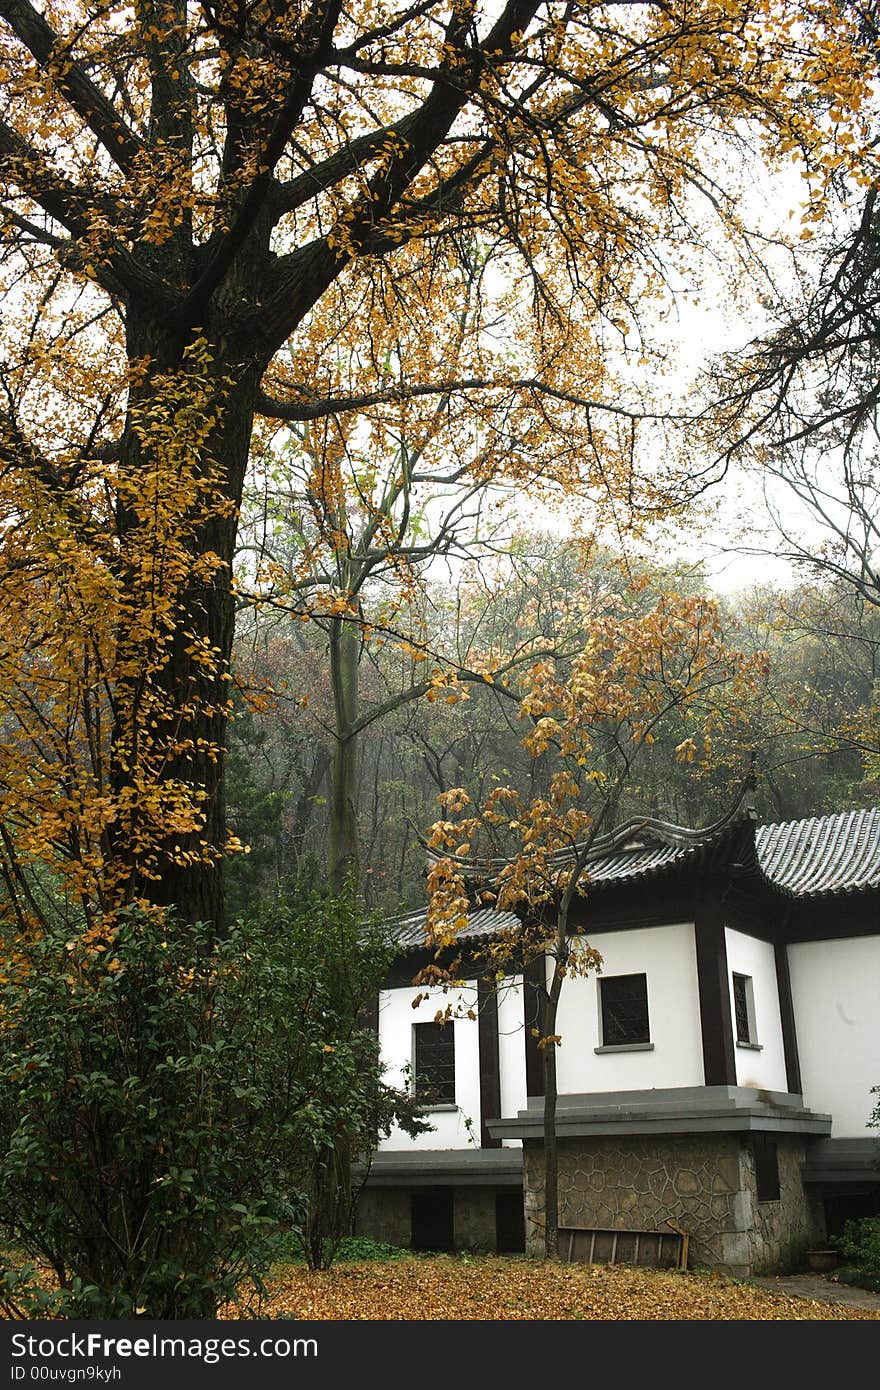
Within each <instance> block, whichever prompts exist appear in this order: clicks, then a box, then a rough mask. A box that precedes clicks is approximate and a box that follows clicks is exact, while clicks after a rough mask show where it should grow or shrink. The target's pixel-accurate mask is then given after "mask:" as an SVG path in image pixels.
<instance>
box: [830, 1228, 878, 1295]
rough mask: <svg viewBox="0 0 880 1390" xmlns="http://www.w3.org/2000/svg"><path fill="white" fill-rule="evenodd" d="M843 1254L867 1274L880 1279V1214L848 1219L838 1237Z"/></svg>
mask: <svg viewBox="0 0 880 1390" xmlns="http://www.w3.org/2000/svg"><path fill="white" fill-rule="evenodd" d="M837 1246H838V1249H839V1250H840V1253H841V1255H843V1256H844V1258H845V1259H846V1260H847V1262H848V1263H849V1264H851V1265H855V1266H856V1267H857V1268H858V1269H860V1270H861V1271H863V1272H864V1273H865V1274H867V1275H870V1276H871V1277H872V1278H874V1279H880V1216H863V1217H862V1218H861V1219H860V1220H858V1221H847V1223H846V1225H845V1226H844V1228H843V1234H842V1235H841V1236H839V1237H838V1239H837Z"/></svg>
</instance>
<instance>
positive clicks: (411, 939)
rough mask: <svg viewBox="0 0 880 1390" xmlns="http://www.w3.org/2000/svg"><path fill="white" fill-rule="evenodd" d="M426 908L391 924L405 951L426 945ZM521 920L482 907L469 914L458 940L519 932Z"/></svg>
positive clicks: (506, 913)
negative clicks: (465, 926)
mask: <svg viewBox="0 0 880 1390" xmlns="http://www.w3.org/2000/svg"><path fill="white" fill-rule="evenodd" d="M426 915H427V914H426V912H425V909H424V908H419V909H418V911H416V912H408V913H407V914H406V916H405V917H395V919H394V921H393V922H390V923H389V926H390V927H391V930H392V933H393V935H394V939H395V941H396V942H398V944H399V945H400V946H402V947H403V948H404V950H407V951H410V950H412V949H413V948H414V947H417V946H424V944H425V918H426ZM519 926H520V920H519V918H518V917H517V916H516V914H515V913H513V912H496V910H495V909H494V908H491V907H481V908H480V909H479V910H478V911H477V912H471V913H469V914H468V924H467V929H466V931H463V932H459V934H458V939H459V940H460V941H461V940H467V939H469V938H473V937H475V936H495V935H497V934H498V933H499V932H502V931H518V930H519Z"/></svg>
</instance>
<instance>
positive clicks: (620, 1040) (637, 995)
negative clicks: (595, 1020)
mask: <svg viewBox="0 0 880 1390" xmlns="http://www.w3.org/2000/svg"><path fill="white" fill-rule="evenodd" d="M599 999H600V1003H601V1011H602V1046H603V1047H626V1046H627V1045H628V1044H629V1045H632V1044H634V1043H648V1042H650V1041H651V1035H650V1031H649V1028H648V977H647V975H610V976H604V975H603V976H600V978H599Z"/></svg>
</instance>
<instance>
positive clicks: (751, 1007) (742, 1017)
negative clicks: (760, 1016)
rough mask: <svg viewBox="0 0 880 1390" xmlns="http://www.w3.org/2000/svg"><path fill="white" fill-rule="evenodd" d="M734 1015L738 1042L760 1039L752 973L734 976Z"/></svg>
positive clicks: (750, 1041)
mask: <svg viewBox="0 0 880 1390" xmlns="http://www.w3.org/2000/svg"><path fill="white" fill-rule="evenodd" d="M733 1016H734V1021H735V1023H736V1040H737V1042H738V1043H755V1042H757V1041H758V1039H757V1037H756V1030H755V996H754V991H753V987H752V977H751V975H734V976H733Z"/></svg>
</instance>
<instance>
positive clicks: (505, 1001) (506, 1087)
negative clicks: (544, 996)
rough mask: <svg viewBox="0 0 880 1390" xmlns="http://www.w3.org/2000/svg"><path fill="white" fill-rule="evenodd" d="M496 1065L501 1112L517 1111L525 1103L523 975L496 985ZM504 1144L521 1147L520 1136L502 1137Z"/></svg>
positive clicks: (511, 1113)
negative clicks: (498, 1076) (517, 1137)
mask: <svg viewBox="0 0 880 1390" xmlns="http://www.w3.org/2000/svg"><path fill="white" fill-rule="evenodd" d="M498 1069H499V1071H500V1073H501V1114H502V1115H505V1116H512V1115H516V1114H517V1112H518V1111H520V1110H524V1109H525V1105H526V1040H525V1023H524V1020H523V993H522V975H512V976H509V977H508V978H507V979H505V980H504V981H503V982H502V983H501V984H500V985H499V986H498ZM502 1146H503V1147H505V1148H516V1149H519V1148H522V1140H521V1139H504V1140H503V1141H502Z"/></svg>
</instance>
